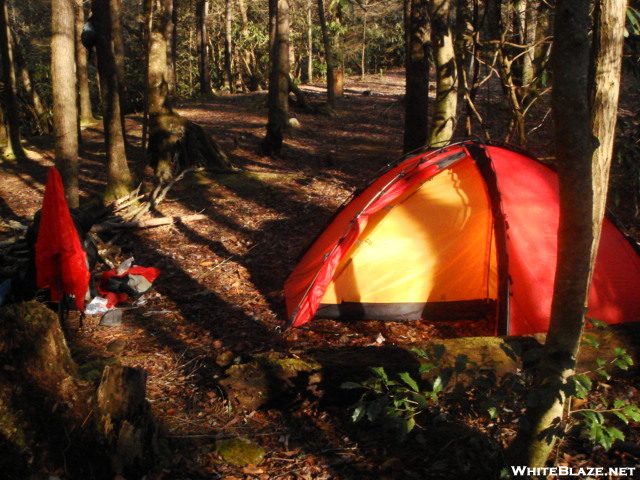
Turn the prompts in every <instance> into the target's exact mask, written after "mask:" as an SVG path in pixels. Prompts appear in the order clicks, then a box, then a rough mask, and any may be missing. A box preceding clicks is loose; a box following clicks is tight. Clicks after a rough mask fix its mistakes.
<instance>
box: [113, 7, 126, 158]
mask: <svg viewBox="0 0 640 480" xmlns="http://www.w3.org/2000/svg"><path fill="white" fill-rule="evenodd" d="M110 6H111V31H112V39H111V43H112V45H113V59H114V64H115V67H116V76H117V78H118V98H119V101H120V120H121V124H122V138H123V140H124V142H125V145H126V141H127V137H126V132H125V129H124V124H125V113H126V104H127V102H126V100H127V79H126V76H125V69H124V58H125V51H124V39H123V37H122V21H121V20H120V17H121V15H122V14H121V12H122V0H110Z"/></svg>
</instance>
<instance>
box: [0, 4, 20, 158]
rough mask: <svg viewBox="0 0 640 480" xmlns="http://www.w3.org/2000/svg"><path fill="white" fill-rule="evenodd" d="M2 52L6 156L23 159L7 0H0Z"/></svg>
mask: <svg viewBox="0 0 640 480" xmlns="http://www.w3.org/2000/svg"><path fill="white" fill-rule="evenodd" d="M0 54H2V79H3V82H4V86H3V91H4V95H3V100H4V102H3V103H4V113H5V121H6V123H5V125H6V129H7V133H8V135H7V147H6V148H5V151H4V154H3V156H4V157H5V158H17V159H21V158H23V157H24V156H25V154H24V150H23V149H22V141H21V135H20V108H19V106H18V98H17V95H16V72H15V66H14V63H13V50H12V48H11V34H10V32H9V11H8V10H7V1H6V0H0Z"/></svg>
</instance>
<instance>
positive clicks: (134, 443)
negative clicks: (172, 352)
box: [96, 366, 159, 478]
mask: <svg viewBox="0 0 640 480" xmlns="http://www.w3.org/2000/svg"><path fill="white" fill-rule="evenodd" d="M146 381H147V374H146V372H145V371H144V370H143V369H141V368H133V367H123V366H112V367H109V366H107V367H105V369H104V372H103V374H102V380H101V381H100V385H99V387H98V391H97V394H96V396H97V402H96V403H97V409H98V412H99V415H98V417H99V425H98V429H99V432H100V433H101V434H102V435H103V436H104V438H105V440H106V445H107V450H108V452H109V456H110V458H111V467H112V469H113V471H114V473H115V474H116V475H126V477H127V478H142V477H143V476H144V474H145V473H146V472H148V471H149V470H150V469H151V468H153V467H154V466H155V463H156V459H157V456H158V454H159V451H158V444H157V426H156V424H155V422H154V420H153V418H152V416H151V414H150V408H149V404H148V403H147V401H146V398H145V397H146Z"/></svg>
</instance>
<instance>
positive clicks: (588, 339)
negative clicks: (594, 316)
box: [583, 334, 600, 348]
mask: <svg viewBox="0 0 640 480" xmlns="http://www.w3.org/2000/svg"><path fill="white" fill-rule="evenodd" d="M583 342H584V343H585V345H589V346H590V347H593V348H598V347H599V346H600V342H598V340H597V339H596V337H594V336H593V335H589V334H585V335H584V336H583Z"/></svg>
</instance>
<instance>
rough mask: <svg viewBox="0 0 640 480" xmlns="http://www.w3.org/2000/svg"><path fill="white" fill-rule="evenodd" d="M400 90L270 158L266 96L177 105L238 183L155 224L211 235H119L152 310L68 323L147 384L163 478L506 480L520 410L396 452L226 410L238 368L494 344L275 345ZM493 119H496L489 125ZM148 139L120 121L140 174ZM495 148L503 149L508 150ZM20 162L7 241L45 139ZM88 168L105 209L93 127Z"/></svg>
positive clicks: (381, 149) (400, 336)
mask: <svg viewBox="0 0 640 480" xmlns="http://www.w3.org/2000/svg"><path fill="white" fill-rule="evenodd" d="M305 90H306V91H307V92H308V94H309V95H310V97H311V100H312V101H313V102H316V103H320V102H322V98H323V95H322V88H321V87H319V86H317V87H306V88H305ZM403 91H404V74H403V72H390V73H387V74H385V75H375V76H369V77H367V78H366V79H365V80H361V79H359V78H347V81H346V88H345V96H344V98H340V99H338V103H337V115H336V116H332V117H330V116H326V115H322V114H307V113H301V112H298V111H296V109H295V108H294V109H293V112H294V114H295V116H296V117H297V118H298V119H299V121H300V124H301V125H300V127H299V128H296V129H294V130H292V131H291V133H290V134H289V136H288V137H287V138H286V140H285V146H284V148H283V152H282V154H281V155H280V156H279V157H277V158H264V157H260V156H258V155H257V153H256V152H257V149H258V145H259V142H260V141H261V139H262V138H263V136H264V133H265V123H266V101H265V100H266V93H253V94H239V95H226V96H219V97H216V98H212V99H206V100H205V99H200V100H188V101H183V102H181V103H180V104H179V105H178V110H179V112H180V113H181V114H183V115H185V116H186V117H188V118H189V119H190V120H193V121H195V122H196V123H198V124H200V125H201V126H203V127H204V128H205V129H206V130H207V131H209V132H210V133H211V134H212V135H213V137H214V138H215V139H216V140H217V141H218V142H219V144H220V145H221V147H222V148H223V150H224V151H226V152H227V153H228V154H229V156H230V158H231V160H232V162H233V163H234V165H235V166H237V167H238V169H239V173H236V174H227V175H217V174H207V173H198V174H192V175H190V176H187V177H185V179H183V180H182V181H181V182H180V183H178V184H177V185H176V186H175V187H174V188H173V189H172V190H171V192H170V194H169V196H168V197H167V200H166V201H165V202H163V203H162V204H161V205H160V206H159V207H158V209H157V212H155V213H154V215H156V216H185V215H190V214H194V213H201V214H204V215H205V217H206V218H205V219H203V220H200V221H194V222H185V223H177V224H174V225H171V226H162V227H157V228H149V229H140V230H135V231H134V230H131V231H126V232H125V233H124V234H122V235H121V236H120V237H119V238H118V239H117V241H116V243H115V245H116V246H117V247H118V249H119V250H118V253H117V255H116V256H115V260H117V261H123V260H125V259H127V258H128V257H130V256H133V257H134V258H135V262H136V264H138V265H143V266H153V267H157V268H159V269H160V270H161V275H160V277H159V278H158V280H157V281H156V283H155V285H154V289H153V291H152V293H149V294H147V295H146V296H145V297H144V298H145V303H144V304H142V305H140V306H139V307H138V308H133V309H130V310H126V311H125V313H124V320H123V324H122V325H121V326H116V327H102V326H99V325H98V322H99V318H97V317H87V318H86V319H85V321H84V325H83V326H82V327H79V326H78V325H77V323H75V324H74V323H73V322H77V318H75V317H72V319H71V321H72V326H73V328H71V329H70V331H69V334H70V337H69V343H70V347H71V349H72V351H73V352H74V355H75V357H76V358H77V360H78V362H79V363H81V364H85V365H86V364H90V363H91V362H95V364H96V365H97V364H100V363H103V364H104V363H109V362H117V363H120V364H123V365H130V366H138V367H142V368H144V369H146V370H147V372H148V374H149V376H148V385H147V386H148V399H149V401H150V403H151V406H152V411H153V414H154V415H155V416H156V418H157V419H158V420H159V422H160V424H161V426H162V431H163V433H164V436H165V438H166V441H167V442H168V443H167V445H168V447H169V448H168V451H167V454H166V458H164V459H163V460H162V462H161V464H160V465H159V473H157V475H156V476H154V477H153V478H165V479H184V480H186V479H215V478H224V479H227V480H233V479H247V480H249V479H260V480H267V479H287V480H295V479H327V480H328V479H333V480H338V479H343V480H347V479H349V480H356V479H385V478H386V479H392V478H393V479H405V478H416V479H429V478H434V479H435V478H448V479H455V478H460V479H464V478H496V475H497V472H498V471H499V466H500V465H501V459H502V455H503V453H504V450H503V449H504V448H505V447H506V446H507V445H508V444H509V442H510V440H511V439H512V438H513V434H514V432H515V429H516V428H517V424H516V423H514V420H513V419H514V418H517V416H518V412H515V413H513V414H512V415H511V416H509V417H506V418H505V419H504V420H503V419H498V420H490V419H484V418H481V417H480V416H477V415H474V414H473V413H472V412H470V411H464V410H460V411H457V412H456V411H453V410H451V409H450V410H449V412H448V415H449V416H451V417H455V418H456V421H455V422H449V421H447V422H445V425H442V424H440V423H438V422H436V421H434V422H435V423H434V424H433V425H431V427H429V428H427V426H425V425H423V426H422V429H421V431H420V433H419V435H417V436H412V437H410V438H409V440H408V441H407V442H405V443H404V444H400V443H398V442H397V441H396V440H395V438H394V436H393V435H392V434H391V433H389V432H385V431H381V430H380V429H379V428H377V427H371V426H369V425H367V424H365V423H360V424H357V425H354V424H353V423H352V422H351V421H350V412H349V411H348V410H347V409H346V408H345V407H344V406H340V407H335V406H334V407H332V406H327V405H324V404H323V402H314V401H312V402H309V401H306V402H298V403H287V404H284V405H280V406H278V405H276V406H271V407H270V408H264V409H259V410H256V411H250V412H247V411H243V410H241V409H237V408H235V407H234V405H232V404H230V403H229V402H228V401H227V400H226V398H225V396H224V395H223V392H222V390H221V388H220V386H219V384H218V380H219V379H220V377H221V376H222V375H223V374H224V368H226V367H227V366H228V365H229V364H231V363H234V362H236V363H237V362H241V361H242V360H243V359H245V358H247V357H248V356H249V355H253V354H256V353H259V352H284V353H287V354H290V355H293V354H295V352H299V351H302V350H305V349H308V348H311V347H329V346H338V345H350V346H371V345H374V346H375V345H403V346H412V345H413V346H420V345H421V343H423V342H424V341H425V340H427V339H430V340H432V339H438V338H449V337H454V336H470V335H482V334H487V333H489V332H490V331H491V325H489V324H488V322H475V323H472V322H464V321H462V322H456V323H437V322H425V321H421V322H415V323H410V324H401V323H376V322H359V323H346V324H345V323H338V322H334V321H329V320H320V321H317V322H316V321H314V323H313V326H312V327H311V328H309V329H295V330H287V331H284V332H283V331H282V329H283V327H284V326H285V323H286V314H285V310H284V300H283V295H282V288H283V284H284V281H285V279H286V278H287V275H288V274H289V273H290V272H291V270H292V268H293V267H294V265H295V263H296V260H297V258H298V257H299V256H300V255H301V254H302V253H303V251H304V249H305V247H306V246H307V245H308V244H309V242H310V241H311V240H312V239H313V238H314V237H315V236H316V235H317V234H318V233H319V232H320V230H321V229H322V228H323V226H324V225H325V224H326V223H327V221H328V220H329V219H330V218H331V216H332V215H333V213H334V212H335V211H336V209H337V208H338V207H339V206H340V205H341V204H342V203H343V202H344V201H345V200H346V199H347V198H349V196H350V195H351V194H352V193H353V192H354V190H355V189H356V188H358V187H361V186H363V185H364V184H365V182H366V181H367V180H368V179H370V178H371V177H372V176H373V175H374V174H375V172H377V171H378V170H379V169H380V168H382V167H383V166H384V165H386V164H387V163H389V162H391V161H393V160H395V159H397V158H398V157H399V156H400V154H401V147H402V131H403V117H404V115H403V108H404V107H403ZM500 98H501V95H500V92H499V91H498V90H496V91H495V92H494V95H493V96H490V95H487V96H486V97H485V98H483V99H481V100H480V101H479V103H480V106H481V110H482V111H483V112H484V114H485V117H486V119H487V121H488V123H489V125H488V127H489V130H490V131H492V132H500V131H504V130H505V128H504V124H505V122H506V120H505V117H506V115H507V114H508V112H506V111H505V110H504V109H503V107H501V106H500V104H499V101H500V100H499V99H500ZM632 100H633V101H631V100H629V104H624V105H623V115H626V116H627V117H628V121H629V122H630V123H633V122H634V121H635V119H634V114H633V113H632V112H635V111H637V110H638V109H637V106H638V105H639V103H637V98H633V99H632ZM634 105H635V107H634ZM491 108H493V109H495V112H498V114H495V113H489V109H491ZM625 112H626V113H625ZM546 113H547V111H546V109H545V107H544V105H543V104H542V102H541V105H540V107H539V112H537V113H536V115H534V119H533V120H532V121H531V126H532V127H536V126H539V128H537V129H536V130H535V131H534V132H533V133H532V134H531V137H530V138H531V141H530V144H529V145H528V148H530V149H531V150H532V151H533V153H535V154H537V155H539V156H540V157H550V155H551V154H550V145H551V140H550V138H551V137H550V133H549V132H550V118H549V117H548V116H547V115H546ZM501 125H502V126H501ZM141 131H142V119H141V117H140V116H135V115H134V116H130V117H128V118H127V135H128V141H129V146H130V148H129V153H130V155H129V158H130V160H131V162H132V167H135V164H136V162H140V161H141V159H142V158H143V155H142V153H141V148H140V145H141V137H142V133H141ZM498 138H499V139H504V134H502V136H501V137H500V136H498ZM27 148H28V159H27V160H25V161H22V162H20V163H7V162H4V163H2V164H0V215H1V216H2V220H3V222H2V223H3V224H4V225H6V222H8V221H9V220H17V221H22V222H25V219H26V218H28V217H29V216H31V215H33V214H34V213H35V212H36V210H37V209H39V208H40V206H41V199H42V194H43V191H44V184H45V180H46V174H47V169H48V168H49V167H50V166H52V165H53V144H52V139H51V138H50V137H38V138H32V139H28V142H27ZM81 159H82V161H81V170H80V187H81V190H82V192H83V201H86V200H88V199H90V198H91V197H93V196H95V195H99V194H100V193H101V191H102V189H103V188H104V184H105V169H104V164H105V152H104V144H103V138H102V133H101V125H97V124H96V125H93V126H89V127H87V128H86V129H85V130H84V132H83V143H82V146H81ZM614 175H615V172H614ZM618 193H619V192H618ZM626 194H627V192H625V191H623V192H622V193H621V195H623V197H624V195H626ZM634 200H637V199H635V197H633V199H629V201H625V202H617V203H616V205H620V204H621V206H620V212H621V214H622V215H623V217H624V219H625V222H626V223H627V225H628V226H630V227H632V229H637V227H638V223H637V218H634V215H635V211H634V210H635V209H634V208H633V205H634V203H635V204H637V201H635V202H634ZM636 208H637V207H636ZM3 228H4V227H3ZM636 231H637V230H636ZM4 233H5V234H6V229H5V231H4ZM106 269H108V267H106V266H103V265H100V266H99V267H98V270H99V271H103V270H106ZM599 388H600V387H599ZM601 388H608V389H611V390H612V391H624V392H625V395H627V396H628V397H629V398H630V400H632V401H635V403H636V404H640V381H639V380H638V378H637V377H632V376H626V377H624V376H623V377H622V379H621V380H618V381H612V382H610V384H609V385H607V386H605V387H601ZM436 420H437V419H436ZM445 427H446V428H445ZM622 427H623V428H624V429H625V433H626V434H627V440H628V441H630V442H632V443H633V442H636V443H637V442H638V441H640V426H639V425H638V424H637V423H635V424H633V423H632V424H630V425H628V426H624V425H623V426H622ZM230 437H244V438H248V439H251V440H252V441H254V442H256V443H257V444H259V445H261V446H262V447H263V448H264V450H265V452H266V455H265V458H264V460H262V461H261V463H260V464H258V465H252V466H248V467H235V466H233V465H231V464H228V463H225V462H224V461H222V460H221V458H220V457H219V455H218V452H217V451H216V440H219V439H222V438H230ZM169 452H170V453H169ZM554 461H555V462H556V463H557V464H558V465H570V466H573V467H576V468H577V467H580V466H638V464H639V462H640V459H638V458H637V457H633V456H632V455H629V454H622V453H619V452H611V453H608V452H604V451H602V449H598V448H593V447H591V446H589V444H588V443H587V442H585V441H582V440H571V441H566V442H563V443H562V445H561V447H560V448H559V449H558V450H557V451H556V452H555V453H554ZM50 473H51V474H58V475H61V474H62V473H63V472H50ZM612 478H615V477H612Z"/></svg>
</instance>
